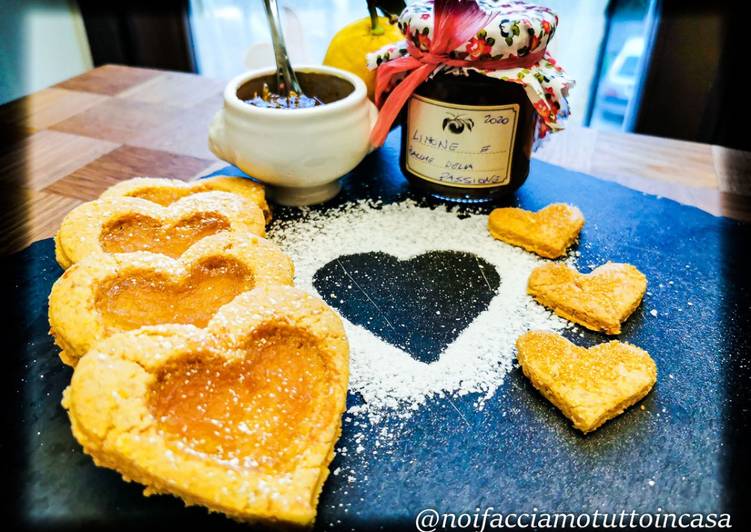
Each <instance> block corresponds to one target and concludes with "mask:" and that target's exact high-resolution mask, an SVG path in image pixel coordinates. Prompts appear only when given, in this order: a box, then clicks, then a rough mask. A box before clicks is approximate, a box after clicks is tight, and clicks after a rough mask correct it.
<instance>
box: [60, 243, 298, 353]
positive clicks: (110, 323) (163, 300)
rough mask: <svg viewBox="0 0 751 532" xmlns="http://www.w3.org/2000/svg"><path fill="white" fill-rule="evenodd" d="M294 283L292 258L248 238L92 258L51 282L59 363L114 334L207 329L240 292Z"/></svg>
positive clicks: (102, 255)
mask: <svg viewBox="0 0 751 532" xmlns="http://www.w3.org/2000/svg"><path fill="white" fill-rule="evenodd" d="M292 280H293V265H292V261H291V260H290V258H289V257H288V256H287V255H285V254H284V253H282V251H281V250H280V249H279V248H278V247H277V246H276V245H275V244H273V243H272V242H269V241H268V240H265V239H264V238H261V237H259V236H256V235H250V234H240V233H219V234H217V235H212V236H209V237H206V238H204V239H203V240H200V241H198V242H197V243H196V244H194V245H193V246H191V247H190V248H188V250H186V251H185V253H183V254H182V255H181V256H180V258H178V259H173V258H171V257H167V256H166V255H161V254H157V253H149V252H146V251H138V252H134V253H95V254H93V255H89V256H88V257H86V258H85V259H84V260H82V261H80V262H78V263H76V264H74V265H73V266H72V267H70V268H69V269H68V270H66V271H65V273H64V274H63V275H62V276H61V277H60V278H59V279H58V280H57V281H56V282H55V284H54V285H53V287H52V292H51V293H50V300H49V320H50V329H51V332H52V334H53V335H54V337H55V342H56V343H57V345H59V346H60V347H61V348H62V350H63V351H62V353H60V358H62V360H63V362H65V363H66V364H69V365H75V364H76V361H77V360H78V358H80V357H81V356H82V355H83V354H84V353H86V351H88V350H89V349H90V348H91V347H92V346H94V344H96V343H97V342H98V341H99V340H101V339H103V338H106V337H108V336H111V335H112V334H114V333H117V332H120V331H128V330H132V329H137V328H138V327H141V326H143V325H158V324H163V323H190V324H192V325H196V326H197V327H204V326H205V325H206V324H207V323H208V322H209V320H210V319H211V317H212V316H213V315H214V314H215V313H216V311H217V310H219V308H220V307H221V306H222V305H225V304H227V303H229V302H230V301H232V300H233V299H234V298H235V297H236V296H237V295H239V294H241V293H243V292H247V291H248V290H251V289H253V288H255V287H256V286H264V285H273V284H283V285H291V284H292Z"/></svg>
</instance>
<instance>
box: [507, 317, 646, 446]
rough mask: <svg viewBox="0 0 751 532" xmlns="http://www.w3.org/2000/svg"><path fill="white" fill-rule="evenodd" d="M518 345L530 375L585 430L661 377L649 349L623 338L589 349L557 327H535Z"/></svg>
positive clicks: (639, 395)
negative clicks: (538, 328)
mask: <svg viewBox="0 0 751 532" xmlns="http://www.w3.org/2000/svg"><path fill="white" fill-rule="evenodd" d="M516 349H517V358H518V360H519V364H520V365H521V367H522V371H523V372H524V375H526V376H527V378H529V380H530V381H531V382H532V384H533V385H534V387H535V388H537V389H538V390H539V391H540V393H542V395H544V396H545V398H547V399H548V400H549V401H550V402H551V403H553V404H554V405H555V406H556V407H558V408H559V409H560V410H561V412H563V414H564V415H565V416H566V417H567V418H569V419H570V420H571V421H573V422H574V427H576V428H577V429H579V430H581V431H582V432H584V433H587V432H592V431H593V430H595V429H597V428H598V427H600V425H602V424H603V423H605V422H606V421H607V420H609V419H612V418H614V417H616V416H618V415H620V414H621V413H622V412H623V411H624V410H626V409H627V408H628V407H629V406H631V405H633V404H635V403H637V402H638V401H640V400H641V399H642V398H643V397H644V396H646V395H647V393H649V391H650V390H651V389H652V387H653V386H654V384H655V382H656V381H657V367H656V366H655V363H654V360H652V357H650V356H649V353H647V352H646V351H644V350H643V349H640V348H638V347H636V346H633V345H631V344H627V343H622V342H619V341H617V340H613V341H611V342H607V343H604V344H600V345H596V346H594V347H590V348H589V349H585V348H583V347H579V346H577V345H575V344H572V343H571V342H569V341H568V340H566V339H565V338H563V337H562V336H560V335H559V334H556V333H552V332H547V331H530V332H528V333H525V334H523V335H522V336H520V337H519V338H518V339H517V341H516Z"/></svg>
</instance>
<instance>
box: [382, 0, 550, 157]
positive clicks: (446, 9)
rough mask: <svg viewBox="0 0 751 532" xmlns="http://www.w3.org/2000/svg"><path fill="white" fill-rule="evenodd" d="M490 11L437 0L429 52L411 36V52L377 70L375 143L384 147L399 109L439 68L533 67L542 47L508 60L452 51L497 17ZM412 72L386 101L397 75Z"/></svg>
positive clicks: (465, 1)
mask: <svg viewBox="0 0 751 532" xmlns="http://www.w3.org/2000/svg"><path fill="white" fill-rule="evenodd" d="M497 15H498V14H497V13H486V12H485V11H483V10H482V9H481V8H480V6H478V5H477V3H476V1H475V0H436V1H435V4H434V8H433V41H432V42H431V43H430V49H429V50H428V51H427V52H425V51H423V50H421V49H419V48H418V47H417V46H415V45H414V44H413V43H412V42H411V41H410V39H409V36H407V52H408V55H405V56H402V57H399V58H397V59H394V60H392V61H388V62H386V63H383V64H382V65H380V66H379V67H378V71H377V73H376V88H375V99H376V102H375V103H376V105H377V106H378V107H379V108H380V113H379V114H378V119H377V120H376V123H375V125H374V126H373V131H371V133H370V142H371V144H372V145H373V146H376V147H377V146H381V145H382V144H383V143H384V141H385V140H386V136H387V135H388V132H389V129H390V128H391V124H392V123H393V122H394V120H395V119H396V117H397V115H398V114H399V111H401V109H402V107H404V104H405V103H406V102H407V100H408V99H409V97H410V96H412V93H413V92H414V91H415V89H417V87H418V86H419V85H420V84H422V83H423V82H424V81H425V80H427V79H428V78H429V77H430V75H431V74H432V73H433V72H434V71H435V70H436V69H438V68H441V67H443V66H449V67H474V68H478V69H480V70H500V69H507V68H519V67H530V66H532V65H534V64H535V63H537V62H538V61H539V60H540V59H542V57H543V56H544V54H545V50H544V49H543V50H539V51H537V52H534V53H531V54H529V55H526V56H524V57H508V58H506V59H477V60H467V59H457V58H454V57H451V56H450V55H449V53H450V52H451V51H452V50H455V49H456V48H458V47H459V46H461V45H462V44H463V43H465V42H467V41H468V40H469V39H471V38H472V37H473V36H475V35H477V33H478V32H479V31H480V30H482V29H483V28H484V27H486V26H487V25H488V24H490V22H492V20H493V19H494V18H495V17H496V16H497ZM402 72H409V74H408V75H407V77H406V78H404V79H403V80H402V81H400V82H399V84H398V85H397V86H396V87H395V88H394V90H392V91H391V93H390V94H389V95H388V98H386V101H385V102H384V101H383V96H384V93H385V92H386V91H387V90H388V89H389V88H390V86H391V80H392V79H393V78H394V76H397V75H398V74H401V73H402Z"/></svg>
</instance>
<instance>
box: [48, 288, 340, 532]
mask: <svg viewBox="0 0 751 532" xmlns="http://www.w3.org/2000/svg"><path fill="white" fill-rule="evenodd" d="M348 352H349V347H348V344H347V339H346V336H345V332H344V328H343V326H342V322H341V320H340V318H339V317H338V316H337V315H336V313H335V312H334V311H332V310H331V309H330V308H329V307H328V306H326V304H325V303H323V302H322V301H321V300H319V299H318V298H315V297H313V296H311V295H308V294H306V293H305V292H302V291H301V290H298V289H296V288H292V287H286V286H270V287H259V288H256V289H254V290H252V291H250V292H246V293H244V294H242V295H241V296H239V297H238V298H237V299H235V300H234V301H233V302H232V303H230V304H228V305H226V306H225V307H223V308H222V309H221V310H220V311H219V312H218V313H217V314H216V315H215V316H214V318H213V319H212V320H211V321H210V322H209V324H208V326H207V327H206V328H205V329H199V328H197V327H194V326H192V325H160V326H152V327H144V328H141V329H138V330H136V331H130V332H127V333H121V334H117V335H114V336H111V337H109V338H107V339H106V340H103V341H102V342H100V343H99V344H97V345H96V346H95V347H94V348H93V349H92V350H91V351H90V352H89V353H87V354H86V355H85V356H84V357H83V358H82V359H81V360H80V361H79V363H78V365H77V366H76V369H75V371H74V373H73V377H72V379H71V383H70V386H69V387H68V388H67V389H66V390H65V393H64V398H63V406H64V407H65V408H66V409H67V410H68V415H69V417H70V421H71V426H72V429H73V434H74V435H75V437H76V439H77V440H78V441H79V443H80V444H81V445H82V446H83V449H84V451H85V452H86V453H87V454H89V455H91V456H92V457H93V459H94V461H95V462H96V464H97V465H99V466H104V467H108V468H111V469H115V470H116V471H118V472H119V473H120V474H122V475H123V478H124V479H125V480H134V481H136V482H139V483H141V484H144V485H145V486H146V488H145V491H144V494H145V495H150V494H154V493H170V494H173V495H176V496H178V497H181V498H182V499H183V500H184V501H185V502H186V503H187V504H199V505H202V506H206V507H208V508H209V509H210V510H213V511H218V512H223V513H225V514H227V515H229V516H231V517H233V518H235V519H238V520H241V521H252V522H259V521H260V522H268V523H271V524H273V523H277V524H278V523H279V522H282V523H289V524H297V525H310V524H312V522H313V519H314V518H315V514H316V506H317V502H318V496H319V494H320V491H321V488H322V486H323V483H324V481H325V480H326V477H327V476H328V473H329V471H328V464H329V463H330V462H331V459H332V457H333V447H334V444H335V442H336V440H337V438H338V437H339V434H340V432H341V415H342V413H343V411H344V409H345V405H346V398H347V386H348V372H349V355H348Z"/></svg>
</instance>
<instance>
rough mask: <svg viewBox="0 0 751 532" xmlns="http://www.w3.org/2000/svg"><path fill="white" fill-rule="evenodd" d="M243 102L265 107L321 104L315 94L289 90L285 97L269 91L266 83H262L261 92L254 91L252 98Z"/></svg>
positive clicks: (299, 106)
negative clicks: (310, 94) (309, 94)
mask: <svg viewBox="0 0 751 532" xmlns="http://www.w3.org/2000/svg"><path fill="white" fill-rule="evenodd" d="M245 103H247V104H250V105H253V106H255V107H264V108H266V109H305V108H308V107H315V106H316V105H323V102H322V101H321V100H320V99H319V98H317V97H315V96H313V97H310V96H306V95H305V94H296V93H295V92H294V91H290V95H289V97H287V96H282V95H281V94H277V93H275V92H271V89H269V85H268V84H267V83H264V84H263V88H262V89H261V94H258V93H257V92H256V93H254V94H253V97H252V98H250V99H248V100H245Z"/></svg>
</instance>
